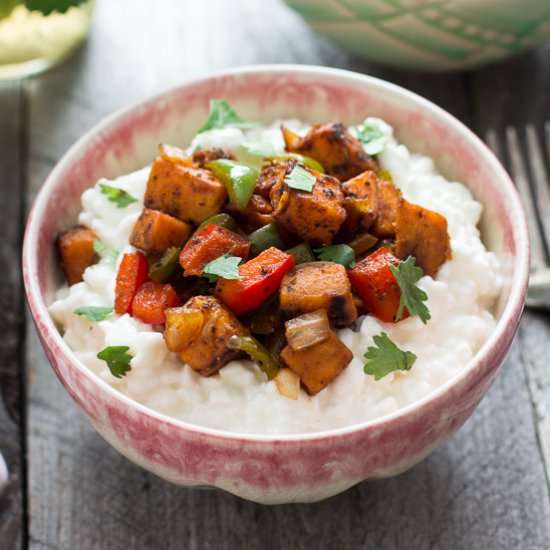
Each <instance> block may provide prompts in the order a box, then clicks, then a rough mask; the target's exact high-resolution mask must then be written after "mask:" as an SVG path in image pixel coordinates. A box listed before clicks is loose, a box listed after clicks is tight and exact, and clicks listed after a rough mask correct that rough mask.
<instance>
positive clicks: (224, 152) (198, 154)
mask: <svg viewBox="0 0 550 550" xmlns="http://www.w3.org/2000/svg"><path fill="white" fill-rule="evenodd" d="M192 158H193V162H195V163H196V164H198V165H199V166H200V167H201V168H204V167H205V166H206V165H207V164H208V163H209V162H212V161H213V160H218V159H228V160H237V159H236V158H235V155H234V154H233V153H232V152H231V151H230V150H229V149H221V148H219V147H215V148H214V149H199V150H198V151H195V152H194V153H193V157H192Z"/></svg>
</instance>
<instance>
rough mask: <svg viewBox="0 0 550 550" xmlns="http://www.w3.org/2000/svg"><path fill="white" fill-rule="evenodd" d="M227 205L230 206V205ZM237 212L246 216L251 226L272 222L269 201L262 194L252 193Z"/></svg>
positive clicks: (261, 225) (271, 210) (260, 225)
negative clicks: (244, 205) (243, 206)
mask: <svg viewBox="0 0 550 550" xmlns="http://www.w3.org/2000/svg"><path fill="white" fill-rule="evenodd" d="M228 206H229V208H230V207H231V205H228ZM239 213H240V214H241V215H242V216H244V217H245V218H246V221H247V222H248V224H249V225H250V227H252V228H257V227H263V226H264V225H267V224H269V223H272V222H273V216H272V213H273V208H272V207H271V203H270V202H269V201H268V200H267V199H266V198H265V197H262V195H257V194H256V195H252V197H250V200H249V201H248V204H247V205H246V207H245V208H243V209H242V210H240V211H239Z"/></svg>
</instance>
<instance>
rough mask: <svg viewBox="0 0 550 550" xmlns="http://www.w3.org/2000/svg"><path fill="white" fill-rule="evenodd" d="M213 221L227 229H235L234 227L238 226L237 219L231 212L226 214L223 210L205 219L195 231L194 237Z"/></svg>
mask: <svg viewBox="0 0 550 550" xmlns="http://www.w3.org/2000/svg"><path fill="white" fill-rule="evenodd" d="M211 223H215V224H216V225H219V226H220V227H223V228H225V229H230V230H231V231H233V229H235V227H237V224H236V223H235V220H234V219H233V218H232V217H231V216H230V215H229V214H225V213H224V212H222V213H221V214H216V215H215V216H211V217H210V218H208V219H207V220H204V221H203V222H202V223H201V224H200V225H199V227H197V230H196V231H195V233H193V237H194V236H195V235H196V234H197V233H198V232H199V231H202V230H203V229H204V228H205V227H206V226H207V225H210V224H211Z"/></svg>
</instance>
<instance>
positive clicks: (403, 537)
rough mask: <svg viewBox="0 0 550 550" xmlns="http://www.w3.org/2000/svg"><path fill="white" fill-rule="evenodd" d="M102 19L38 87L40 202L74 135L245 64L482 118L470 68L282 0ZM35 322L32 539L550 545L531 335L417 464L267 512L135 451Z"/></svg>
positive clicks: (113, 12)
mask: <svg viewBox="0 0 550 550" xmlns="http://www.w3.org/2000/svg"><path fill="white" fill-rule="evenodd" d="M96 15H97V17H96V20H95V22H94V24H93V30H92V35H91V39H90V41H89V44H88V45H87V47H86V48H84V49H83V50H81V51H80V52H79V54H78V55H77V56H76V57H74V58H73V59H72V60H71V61H70V62H69V63H68V64H66V65H65V66H63V67H61V68H59V69H57V70H56V71H54V72H52V73H49V74H47V75H45V76H44V77H42V78H41V79H39V80H36V81H35V82H34V83H33V86H32V88H31V95H30V102H31V104H30V107H31V128H30V129H31V143H30V150H31V157H30V162H29V174H30V183H31V186H30V189H29V198H32V197H33V196H34V194H35V193H36V190H37V188H38V186H39V185H40V183H41V182H42V180H43V179H44V177H45V176H46V174H47V172H48V171H49V169H50V168H51V166H52V165H53V163H54V161H55V160H56V159H57V158H59V156H60V155H61V154H62V153H63V152H64V151H65V150H66V149H67V148H68V146H70V144H71V143H72V142H73V141H74V140H75V139H76V138H77V137H78V136H79V135H80V134H81V133H83V131H84V130H85V129H86V128H88V127H89V126H90V125H91V124H93V123H95V122H96V121H98V120H99V119H101V118H102V117H103V116H104V115H106V114H107V113H109V112H110V111H112V110H113V109H115V108H118V107H120V106H122V105H123V104H126V103H127V102H129V101H134V100H137V99H140V98H142V97H144V96H146V95H148V94H150V93H152V92H155V91H157V90H159V89H162V88H166V87H168V86H170V85H173V84H175V83H177V82H180V81H182V80H185V79H187V78H191V77H194V76H198V75H201V74H204V73H206V72H208V71H210V70H215V69H219V68H222V67H226V66H231V65H238V64H244V63H260V62H262V63H269V62H295V63H311V64H323V65H332V66H339V67H342V68H350V69H354V70H359V71H361V72H367V73H370V74H374V75H377V76H382V77H385V78H387V79H389V80H391V81H394V82H397V83H399V84H402V85H405V86H407V87H409V88H411V89H413V90H415V91H417V92H419V93H421V94H423V95H425V96H426V97H428V98H430V99H432V100H433V101H435V102H436V103H438V104H440V105H442V106H443V107H444V108H447V109H449V110H451V111H452V112H453V113H454V114H456V115H457V116H458V117H459V118H461V119H462V120H464V121H465V122H466V123H468V124H471V123H472V122H473V119H472V112H471V110H470V104H469V102H468V100H467V89H468V87H467V84H468V83H467V82H466V81H465V80H464V78H463V77H462V76H461V75H447V76H445V75H440V76H429V77H428V76H425V75H419V74H415V73H404V72H399V71H395V70H388V69H382V68H380V67H374V66H372V65H369V64H367V63H365V62H363V61H359V60H357V59H354V58H352V57H351V56H349V55H348V54H346V53H344V52H342V51H341V50H339V49H337V48H335V47H333V46H332V45H331V44H329V43H328V42H327V41H326V40H324V39H322V38H320V37H318V36H317V35H315V34H314V33H313V32H312V31H311V30H309V29H308V28H307V27H306V26H305V25H304V24H303V22H302V21H301V20H300V19H299V17H298V16H296V15H295V14H294V13H293V12H291V11H290V10H288V9H287V8H286V7H285V6H283V5H282V4H281V3H280V2H278V1H276V0H269V1H268V0H265V1H264V2H257V1H254V0H246V1H244V0H243V1H242V2H239V3H238V5H237V4H231V5H230V6H229V4H228V3H227V2H224V1H223V0H216V1H212V2H209V3H208V6H206V5H205V3H201V2H193V3H191V2H189V3H185V5H184V6H182V3H180V2H178V1H177V0H170V1H169V0H162V1H161V2H160V3H159V6H158V8H157V9H155V10H151V8H150V4H149V3H147V2H145V1H143V0H142V1H140V2H137V1H133V2H131V1H130V0H119V2H118V3H117V7H116V9H115V8H114V7H113V6H111V5H108V3H107V2H98V12H97V14H96ZM29 332H30V335H29V339H28V342H27V365H28V369H29V394H30V401H29V494H30V498H29V504H30V547H31V548H33V549H42V548H44V549H46V548H61V549H64V548H67V549H73V548H86V549H88V548H89V549H109V550H117V549H119V548H121V549H122V548H124V549H126V548H136V549H140V548H144V549H145V548H182V547H184V548H195V549H202V548H205V549H206V548H216V549H218V548H220V549H225V548H226V549H233V548H265V547H287V548H289V549H305V548H334V547H337V546H341V547H344V548H367V549H368V548H381V547H382V548H390V549H391V548H400V547H403V546H404V545H406V546H407V547H411V548H415V549H416V548H418V549H423V548H457V549H460V548H465V549H466V548H468V549H469V548H510V549H512V548H518V547H525V548H534V549H537V548H541V549H542V548H545V547H547V542H548V540H550V505H549V499H548V493H547V492H546V490H545V483H544V470H543V466H542V461H541V456H540V452H539V450H538V449H537V446H536V434H535V431H534V423H533V418H532V409H531V406H530V402H529V398H528V391H527V385H526V381H525V376H524V373H523V370H522V365H521V362H520V352H519V347H518V345H516V346H515V347H514V349H513V352H512V354H511V356H510V358H509V360H508V362H507V364H506V365H505V367H504V372H503V373H502V376H501V377H500V378H499V379H498V380H497V383H496V384H495V386H494V387H493V389H492V390H491V392H490V394H489V396H488V397H487V399H485V400H484V402H483V403H482V405H481V407H480V408H479V409H478V410H477V411H476V413H475V414H474V416H473V417H472V419H471V420H470V421H469V422H468V423H467V424H466V426H465V427H464V428H463V429H462V430H461V431H460V432H459V433H458V434H457V435H456V437H454V438H453V439H452V440H451V441H449V442H448V443H447V444H445V445H444V446H443V447H442V448H441V449H440V450H439V451H438V452H436V453H435V454H434V455H432V456H431V457H430V458H428V459H427V460H426V461H424V462H423V463H421V464H420V465H418V466H417V467H416V468H414V469H413V470H411V471H410V472H407V473H405V474H403V475H402V476H400V477H398V478H395V479H390V480H380V481H375V482H369V483H364V484H361V485H359V486H358V487H355V488H353V489H352V490H350V491H348V492H346V493H344V494H342V495H339V496H337V497H335V498H333V499H330V500H328V501H326V502H322V503H319V504H315V505H296V506H279V507H271V508H268V507H262V506H259V505H255V504H252V503H248V502H244V501H242V500H239V499H237V498H235V497H232V496H231V495H227V494H223V493H221V492H218V491H196V490H188V489H182V488H178V487H174V486H172V485H169V484H167V483H165V482H163V481H161V480H159V479H157V478H155V477H154V476H152V475H150V474H148V473H146V472H144V471H142V470H141V469H139V468H138V467H136V466H134V465H132V464H130V463H128V462H127V461H126V460H125V459H123V458H122V457H121V456H120V455H118V454H117V453H116V452H115V451H114V450H113V449H111V448H110V447H109V446H108V445H107V444H106V443H105V442H104V441H103V440H101V439H100V437H99V436H98V435H97V434H96V433H95V432H94V431H93V430H92V428H91V427H90V426H89V424H88V423H87V421H86V420H85V419H84V417H83V416H82V414H81V413H80V412H79V411H78V410H77V409H76V407H75V406H74V405H73V404H72V403H71V401H70V399H69V397H68V396H67V394H66V393H65V392H64V390H63V389H62V387H61V385H60V384H59V383H58V381H57V380H56V379H55V377H54V375H53V373H52V371H51V369H50V368H49V366H48V365H47V362H46V360H45V358H44V355H43V353H42V351H41V350H40V349H39V344H38V340H37V338H36V336H35V334H34V330H32V329H29ZM548 332H549V331H548V327H546V326H543V327H542V328H541V333H542V334H546V335H548ZM546 339H547V338H546Z"/></svg>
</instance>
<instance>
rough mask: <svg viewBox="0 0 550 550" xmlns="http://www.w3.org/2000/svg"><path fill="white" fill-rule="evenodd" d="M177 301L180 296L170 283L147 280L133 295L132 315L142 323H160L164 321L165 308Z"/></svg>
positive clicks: (175, 304) (174, 305) (176, 303)
mask: <svg viewBox="0 0 550 550" xmlns="http://www.w3.org/2000/svg"><path fill="white" fill-rule="evenodd" d="M179 303H180V297H179V296H178V295H177V293H176V291H175V290H174V289H173V288H172V285H170V284H160V283H155V282H153V281H148V282H146V283H143V285H142V286H141V288H140V289H139V290H138V291H137V293H136V295H135V297H134V301H133V303H132V315H133V316H134V317H137V318H138V319H140V320H141V321H143V322H144V323H149V324H151V325H160V324H162V323H164V322H165V321H166V318H165V315H164V312H165V310H167V309H168V308H170V307H176V306H178V305H179Z"/></svg>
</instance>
